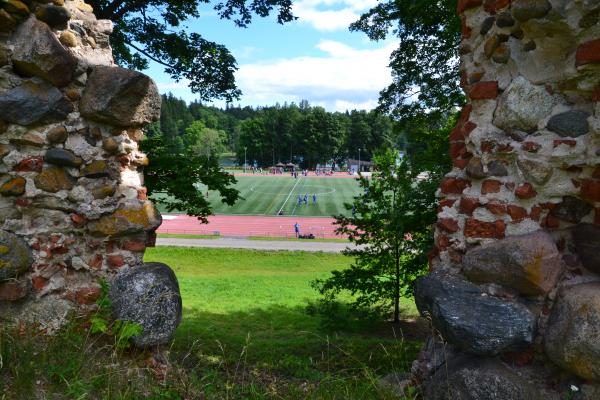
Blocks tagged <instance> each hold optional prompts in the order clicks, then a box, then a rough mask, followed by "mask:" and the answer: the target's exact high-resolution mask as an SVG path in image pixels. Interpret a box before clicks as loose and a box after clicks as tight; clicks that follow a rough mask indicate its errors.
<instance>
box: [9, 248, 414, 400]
mask: <svg viewBox="0 0 600 400" xmlns="http://www.w3.org/2000/svg"><path fill="white" fill-rule="evenodd" d="M154 260H160V261H163V262H167V263H168V264H170V265H171V266H172V267H173V268H174V270H175V271H176V273H177V276H178V279H179V283H180V286H181V290H182V296H183V303H184V307H185V310H184V319H183V322H182V325H181V326H180V328H179V329H178V331H177V333H176V335H175V339H174V341H173V343H172V344H171V345H170V346H169V347H167V348H161V349H149V350H144V351H142V350H136V349H126V350H119V349H118V348H117V347H116V346H115V338H114V337H111V336H108V335H103V334H92V333H91V330H90V323H89V316H74V317H73V318H72V320H71V323H70V324H68V325H67V326H65V327H64V328H63V329H61V330H60V331H59V332H58V333H57V334H56V335H54V336H46V335H43V334H41V333H39V332H37V331H36V329H35V328H34V327H24V326H21V327H19V326H17V327H11V328H8V327H3V328H0V399H2V400H4V399H6V400H8V399H10V400H12V399H38V398H39V399H392V398H402V397H398V395H397V394H394V393H393V392H391V391H389V389H387V388H385V387H382V386H381V385H379V384H378V380H379V379H380V378H381V377H382V376H384V375H386V374H388V373H391V372H402V371H407V370H408V369H409V368H410V364H411V362H412V360H413V359H414V358H415V356H416V352H417V350H418V348H419V346H420V342H419V341H418V340H416V339H418V338H415V337H413V336H410V332H408V333H407V332H406V331H402V330H401V328H402V327H399V326H393V325H391V324H389V323H387V322H385V321H376V320H367V321H365V320H357V319H356V318H353V315H352V314H351V313H349V312H348V310H347V309H345V308H344V307H343V305H342V306H341V307H340V309H339V314H338V318H337V319H336V324H333V325H326V324H324V323H323V322H324V321H323V320H322V317H321V316H320V315H319V314H316V313H307V312H306V310H307V306H308V305H310V304H311V302H312V301H314V300H315V299H316V294H315V293H314V292H313V291H312V289H310V286H309V282H310V280H312V279H314V278H316V277H322V276H325V275H327V274H328V273H329V271H330V270H331V269H335V268H342V267H344V266H346V265H347V262H348V260H347V259H345V258H344V257H343V256H341V255H337V254H318V253H317V254H315V253H301V252H294V253H292V252H259V251H248V250H231V249H182V248H162V247H161V248H157V249H153V250H150V251H148V252H147V256H146V261H154ZM405 305H406V306H407V308H408V309H409V310H414V308H411V307H414V305H411V302H410V301H409V300H406V302H405ZM409 312H410V311H409ZM407 398H408V397H407ZM411 398H412V397H411Z"/></svg>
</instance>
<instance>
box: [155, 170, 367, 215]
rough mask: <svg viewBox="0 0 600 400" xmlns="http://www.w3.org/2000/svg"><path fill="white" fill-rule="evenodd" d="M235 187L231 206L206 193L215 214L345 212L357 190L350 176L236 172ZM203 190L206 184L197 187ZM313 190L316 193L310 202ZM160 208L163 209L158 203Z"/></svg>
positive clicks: (329, 213) (215, 194)
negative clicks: (305, 175)
mask: <svg viewBox="0 0 600 400" xmlns="http://www.w3.org/2000/svg"><path fill="white" fill-rule="evenodd" d="M236 179H237V184H236V185H235V188H236V189H237V190H239V192H240V195H241V196H242V197H243V199H240V200H238V202H237V203H236V204H235V205H233V206H231V207H230V206H228V205H226V204H223V203H221V201H220V199H219V196H218V193H217V192H215V193H213V192H211V193H209V200H210V202H211V204H212V206H213V208H214V212H215V214H221V215H277V214H278V213H279V212H280V211H281V213H282V215H285V216H304V217H331V216H332V215H336V214H345V213H347V211H346V210H345V209H344V203H345V202H348V203H351V202H352V200H353V197H354V196H355V195H357V194H358V193H359V190H360V188H359V186H358V182H357V181H356V180H354V179H351V178H333V177H314V176H308V177H302V176H299V177H298V179H294V178H292V177H290V176H289V175H285V176H236ZM200 190H202V191H206V188H202V187H201V188H200ZM313 194H316V196H317V202H316V204H314V203H313ZM304 195H307V196H308V204H304V202H302V203H301V204H298V196H301V197H302V198H304ZM159 209H160V211H161V212H165V210H164V208H163V207H162V206H159Z"/></svg>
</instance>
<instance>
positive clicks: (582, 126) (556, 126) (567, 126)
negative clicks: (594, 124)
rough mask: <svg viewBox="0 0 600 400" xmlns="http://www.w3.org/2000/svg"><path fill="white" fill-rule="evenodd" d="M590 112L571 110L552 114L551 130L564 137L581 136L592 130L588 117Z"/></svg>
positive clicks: (549, 124) (549, 127)
mask: <svg viewBox="0 0 600 400" xmlns="http://www.w3.org/2000/svg"><path fill="white" fill-rule="evenodd" d="M589 116H590V114H589V113H587V112H585V111H579V110H571V111H567V112H564V113H560V114H557V115H554V116H552V118H550V120H549V121H548V125H547V128H548V130H549V131H552V132H554V133H557V134H558V135H560V136H563V137H579V136H582V135H585V134H586V133H588V132H589V131H590V126H589V124H588V120H587V119H588V118H589Z"/></svg>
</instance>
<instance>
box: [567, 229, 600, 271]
mask: <svg viewBox="0 0 600 400" xmlns="http://www.w3.org/2000/svg"><path fill="white" fill-rule="evenodd" d="M573 243H574V244H575V249H576V250H577V255H578V256H579V260H580V261H581V263H582V264H583V266H584V267H586V268H587V269H589V270H590V271H592V272H595V273H597V274H600V257H598V255H599V254H600V227H599V226H596V225H593V224H578V225H576V226H574V227H573Z"/></svg>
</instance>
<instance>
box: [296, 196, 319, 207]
mask: <svg viewBox="0 0 600 400" xmlns="http://www.w3.org/2000/svg"><path fill="white" fill-rule="evenodd" d="M312 201H313V204H317V194H316V193H313V195H312ZM302 203H304V204H305V205H308V194H307V193H305V194H304V196H302V195H301V194H299V195H298V205H299V206H301V205H302Z"/></svg>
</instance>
